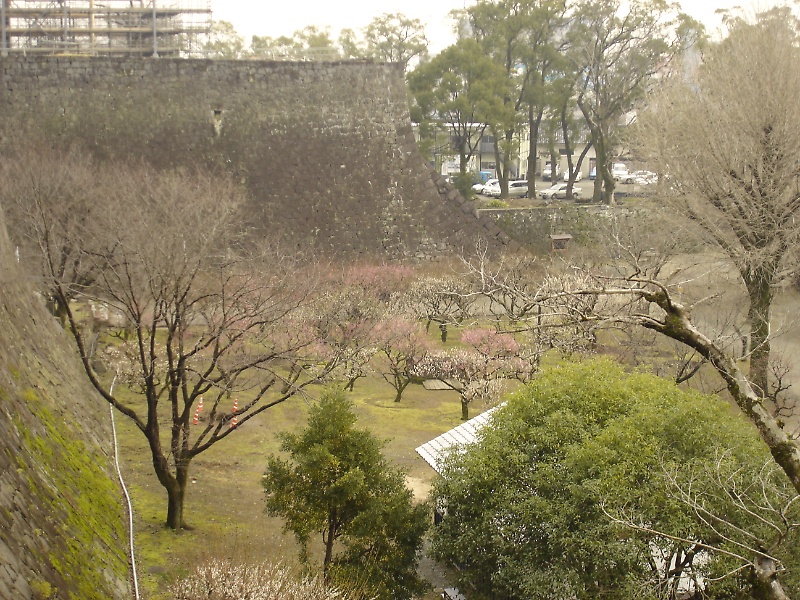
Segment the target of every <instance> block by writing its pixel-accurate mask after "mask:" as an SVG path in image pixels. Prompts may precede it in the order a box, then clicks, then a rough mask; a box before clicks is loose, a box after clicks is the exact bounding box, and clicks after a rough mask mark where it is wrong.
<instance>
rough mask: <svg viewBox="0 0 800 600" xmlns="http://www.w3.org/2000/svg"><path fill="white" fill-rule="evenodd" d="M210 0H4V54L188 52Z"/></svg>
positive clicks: (204, 26)
mask: <svg viewBox="0 0 800 600" xmlns="http://www.w3.org/2000/svg"><path fill="white" fill-rule="evenodd" d="M210 31H211V0H0V54H2V55H3V56H7V55H8V54H9V53H42V54H62V55H63V54H88V55H141V56H189V55H192V54H195V53H196V52H198V51H199V50H200V49H201V47H202V44H203V43H204V42H205V41H206V40H207V37H208V35H209V33H210Z"/></svg>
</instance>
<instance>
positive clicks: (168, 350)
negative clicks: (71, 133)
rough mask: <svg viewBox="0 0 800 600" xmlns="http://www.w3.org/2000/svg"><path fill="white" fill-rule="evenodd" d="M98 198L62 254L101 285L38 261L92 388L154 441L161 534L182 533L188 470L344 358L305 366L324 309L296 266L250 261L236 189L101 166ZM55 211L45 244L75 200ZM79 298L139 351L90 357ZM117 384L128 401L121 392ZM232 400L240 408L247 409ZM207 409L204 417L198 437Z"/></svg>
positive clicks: (185, 176) (277, 260)
mask: <svg viewBox="0 0 800 600" xmlns="http://www.w3.org/2000/svg"><path fill="white" fill-rule="evenodd" d="M31 168H32V167H31ZM92 186H93V187H94V189H95V192H94V194H93V197H94V198H103V202H102V204H101V205H100V206H102V210H101V211H97V212H96V214H94V215H93V219H92V221H91V223H87V226H86V227H85V228H84V229H82V230H80V231H71V232H67V233H69V234H71V235H67V236H66V239H67V242H68V244H67V245H69V246H70V247H73V246H74V247H76V248H81V249H83V250H82V251H81V252H80V253H79V254H80V256H81V257H82V260H83V261H85V262H86V263H88V267H87V269H88V271H90V272H92V273H93V274H94V277H93V278H92V280H91V281H90V282H86V281H84V280H76V278H74V277H71V276H69V273H66V274H65V273H64V271H62V270H61V260H62V256H61V253H60V249H61V248H62V247H63V244H59V245H52V244H48V243H46V240H43V239H39V240H38V241H39V248H40V249H41V252H42V254H41V260H42V261H43V264H44V265H45V267H46V271H47V276H48V278H49V281H50V282H51V284H50V285H51V289H52V293H53V295H54V296H55V297H56V299H57V301H58V302H59V303H60V304H61V306H63V307H64V310H65V313H66V319H67V322H68V325H69V329H70V330H71V332H72V335H73V337H74V340H75V342H76V344H77V347H78V350H79V354H80V357H81V359H82V361H83V365H84V368H85V370H86V373H87V375H88V376H89V379H90V380H91V382H92V384H93V385H94V386H95V388H96V389H97V390H98V391H99V392H100V394H101V395H102V396H103V397H104V398H105V399H106V400H107V401H108V402H109V403H110V404H112V405H113V406H114V407H115V408H116V409H117V410H119V411H120V412H121V413H122V414H124V415H125V416H126V417H128V418H129V419H130V420H131V421H132V422H133V423H134V424H135V426H136V427H137V428H138V429H139V430H140V431H141V432H142V434H143V435H144V437H145V438H146V440H147V444H148V447H149V450H150V454H151V456H152V462H153V468H154V471H155V474H156V476H157V478H158V480H159V482H160V483H161V485H162V486H163V487H164V488H165V490H166V492H167V498H168V500H167V502H168V505H167V518H166V524H167V526H169V527H171V528H173V529H179V528H182V527H184V526H185V518H184V496H185V493H186V485H187V481H188V474H189V467H190V464H191V461H192V459H193V458H194V457H195V456H197V455H198V454H200V453H202V452H204V451H206V450H208V449H209V448H210V447H211V446H213V445H214V444H216V443H217V442H219V441H221V440H222V439H224V438H226V437H228V436H229V435H231V434H233V433H235V432H236V430H237V428H238V427H241V426H243V425H244V424H245V423H247V422H248V421H249V420H250V419H252V418H253V417H255V416H256V415H258V414H259V413H261V412H262V411H264V410H266V409H268V408H269V407H271V406H274V405H275V404H277V403H280V402H283V401H284V400H286V399H288V398H290V397H291V396H293V395H295V394H297V393H299V392H300V391H301V390H303V388H305V387H306V386H308V385H310V384H311V383H313V382H314V381H317V380H319V379H320V378H321V377H323V376H324V375H325V374H326V373H327V372H328V371H329V370H330V368H332V366H333V364H334V363H335V360H336V358H335V357H333V356H329V357H328V359H327V360H326V361H323V362H322V363H320V361H319V360H316V359H312V358H311V357H310V355H312V354H314V353H315V351H316V346H315V345H314V343H315V342H316V341H317V339H318V338H317V335H316V332H317V331H318V330H319V329H320V327H319V325H317V324H315V326H311V325H310V324H309V320H312V319H316V320H317V321H323V322H324V321H326V320H327V319H326V313H325V309H326V308H327V307H317V308H316V309H315V308H313V307H312V306H311V305H310V299H311V290H312V287H311V282H312V280H313V277H310V276H308V274H309V271H308V270H306V271H304V272H305V273H306V276H305V277H303V278H302V279H301V280H298V278H297V277H296V266H295V265H292V264H289V262H288V261H286V260H285V259H283V260H282V259H281V257H280V256H277V257H276V255H275V254H274V253H272V254H269V255H265V254H263V253H261V252H259V251H253V252H245V251H244V246H243V245H242V244H241V243H240V242H241V239H239V232H240V231H241V228H240V213H239V206H240V204H241V201H242V197H241V194H240V191H239V188H238V187H237V186H236V184H234V183H233V182H232V181H231V180H230V179H228V178H225V177H221V176H218V175H216V174H208V173H201V172H190V171H175V172H155V171H153V170H152V169H149V168H146V167H143V166H130V165H121V164H116V165H112V164H95V165H94V166H93V177H92ZM50 199H51V200H53V201H54V203H51V204H49V205H47V204H45V203H41V204H40V205H39V207H38V210H37V211H36V212H34V213H32V216H33V217H34V218H38V219H40V221H38V222H34V223H33V224H32V227H33V228H34V229H36V231H44V232H46V231H48V229H47V228H43V227H40V225H41V223H43V222H50V221H52V220H53V219H55V218H57V215H58V214H59V213H58V211H59V210H66V209H67V208H68V207H64V208H63V209H62V208H61V206H60V205H59V203H67V202H69V201H70V200H71V195H70V194H53V195H52V197H51V198H50ZM65 235H66V234H65ZM75 297H83V298H89V299H94V300H97V301H101V302H104V303H106V304H107V305H109V306H110V307H112V309H113V310H116V311H119V312H120V313H121V314H123V315H124V316H125V317H126V318H127V320H128V322H129V323H130V325H131V327H130V329H131V331H132V335H131V338H130V339H129V340H127V341H125V342H123V343H118V342H114V341H113V340H112V341H111V343H109V344H108V345H107V347H106V348H105V349H104V350H101V351H100V353H99V354H100V355H99V356H93V348H94V346H95V344H94V341H95V338H94V336H92V337H91V338H90V337H89V335H90V334H87V332H86V331H85V330H84V329H83V328H82V327H81V322H80V319H81V317H80V314H79V313H78V312H76V310H75V309H74V307H73V306H72V305H71V303H70V299H72V298H75ZM301 309H302V310H301ZM328 322H329V321H328ZM98 360H104V362H105V363H106V364H107V365H109V366H110V367H111V369H112V370H113V371H114V372H116V374H117V376H116V377H115V378H114V381H109V380H108V379H110V378H103V377H102V376H100V375H98V373H97V372H96V371H95V368H94V366H95V365H96V364H97V361H98ZM311 365H313V368H311V367H310V366H311ZM115 382H119V383H124V384H126V386H127V387H128V388H129V389H130V390H131V391H132V392H134V394H133V396H132V397H131V395H126V394H119V393H118V392H115V390H114V383H115ZM232 395H237V396H238V395H241V404H240V405H239V406H238V407H234V405H233V402H236V401H237V400H238V398H237V397H235V398H234V400H233V402H232V401H231V396H232ZM203 398H205V406H204V409H205V411H206V413H207V414H208V418H207V419H206V420H204V421H203V422H202V423H201V424H198V425H196V426H195V425H193V421H194V416H195V413H196V412H197V409H196V407H197V405H198V404H199V403H200V402H201V400H202V399H203ZM234 416H235V417H236V420H234Z"/></svg>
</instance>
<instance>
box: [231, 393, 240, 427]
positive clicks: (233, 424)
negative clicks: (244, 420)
mask: <svg viewBox="0 0 800 600" xmlns="http://www.w3.org/2000/svg"><path fill="white" fill-rule="evenodd" d="M237 410H239V399H238V398H234V399H233V419H231V429H233V428H234V427H236V425H237V423H238V422H239V419H238V417H237V416H236V411H237Z"/></svg>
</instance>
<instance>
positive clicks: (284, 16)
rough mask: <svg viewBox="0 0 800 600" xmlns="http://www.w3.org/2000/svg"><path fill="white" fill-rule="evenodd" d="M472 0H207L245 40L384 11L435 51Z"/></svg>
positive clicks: (355, 24)
mask: <svg viewBox="0 0 800 600" xmlns="http://www.w3.org/2000/svg"><path fill="white" fill-rule="evenodd" d="M473 3H474V0H338V2H335V1H333V0H301V1H299V2H296V3H295V2H292V1H286V0H282V1H278V0H266V1H265V0H258V1H257V0H212V3H211V8H212V11H213V18H214V19H215V20H217V21H230V22H231V23H233V25H234V27H235V28H236V31H238V32H239V33H240V34H241V35H242V36H244V38H245V40H246V41H247V42H248V43H249V41H250V38H251V37H252V36H253V35H267V36H270V37H278V36H281V35H286V36H290V35H292V33H294V32H295V31H296V30H298V29H302V28H303V27H306V26H307V25H316V26H318V27H322V26H326V25H327V26H330V28H331V32H332V34H333V37H334V38H335V37H337V36H338V32H339V30H340V29H342V28H346V27H349V28H350V29H353V30H355V31H356V32H358V30H359V29H361V28H362V27H364V26H365V25H367V24H368V23H369V22H370V21H371V20H372V19H373V18H375V17H377V16H379V15H382V14H385V13H397V12H399V13H403V14H404V15H406V16H407V17H410V18H416V19H419V20H421V21H422V22H423V24H425V32H426V34H427V35H428V39H429V40H430V42H431V47H430V50H431V52H432V53H437V52H439V51H441V50H442V49H443V48H445V47H447V46H448V45H450V44H451V43H452V42H453V41H454V40H453V33H452V21H451V20H450V18H449V17H448V13H449V12H450V11H451V10H453V9H457V8H464V7H465V6H471V5H472V4H473ZM679 3H680V4H681V6H682V7H683V11H684V12H686V13H688V14H689V15H691V16H692V17H694V18H695V19H698V20H700V21H702V22H703V23H705V24H706V27H708V28H709V29H710V30H711V31H713V30H715V29H716V28H717V27H718V26H719V24H720V19H719V17H717V16H715V15H714V11H715V10H716V9H718V8H731V7H734V6H737V5H742V6H745V7H749V6H752V5H753V0H679ZM775 3H776V0H755V5H756V6H759V7H763V6H764V5H768V6H772V5H774V4H775Z"/></svg>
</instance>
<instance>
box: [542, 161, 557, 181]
mask: <svg viewBox="0 0 800 600" xmlns="http://www.w3.org/2000/svg"><path fill="white" fill-rule="evenodd" d="M559 170H560V169H559V168H558V165H556V176H555V177H553V168H552V167H551V166H550V163H547V164H546V165H545V166H544V169H542V179H544V180H546V181H550V180H551V179H558V172H559Z"/></svg>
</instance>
